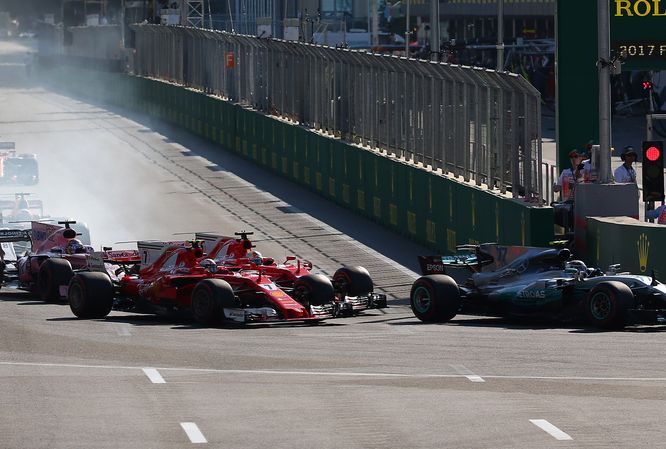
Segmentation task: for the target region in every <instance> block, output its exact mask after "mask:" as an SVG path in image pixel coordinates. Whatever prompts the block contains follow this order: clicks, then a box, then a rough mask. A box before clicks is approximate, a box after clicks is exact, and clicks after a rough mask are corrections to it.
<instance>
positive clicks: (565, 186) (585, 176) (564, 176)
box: [553, 149, 591, 229]
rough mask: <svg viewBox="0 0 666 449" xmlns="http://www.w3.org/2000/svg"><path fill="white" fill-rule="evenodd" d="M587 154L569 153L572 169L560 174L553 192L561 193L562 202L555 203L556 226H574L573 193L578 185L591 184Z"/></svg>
mask: <svg viewBox="0 0 666 449" xmlns="http://www.w3.org/2000/svg"><path fill="white" fill-rule="evenodd" d="M585 156H586V153H585V151H584V150H578V149H574V150H571V151H570V152H569V161H570V162H571V167H569V168H565V169H564V170H562V173H561V174H560V179H559V180H558V182H557V184H555V185H554V186H553V191H555V192H561V201H560V202H559V203H553V209H554V212H555V224H557V225H559V226H562V227H563V228H565V229H571V228H572V226H573V193H574V189H575V187H576V184H580V183H583V182H589V180H590V172H591V169H590V166H589V161H588V162H587V165H586V163H585Z"/></svg>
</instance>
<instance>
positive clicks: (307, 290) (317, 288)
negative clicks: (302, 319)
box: [293, 274, 335, 306]
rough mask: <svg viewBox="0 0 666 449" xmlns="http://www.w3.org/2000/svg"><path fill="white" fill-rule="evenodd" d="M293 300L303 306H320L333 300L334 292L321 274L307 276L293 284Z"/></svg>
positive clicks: (330, 284) (331, 285)
mask: <svg viewBox="0 0 666 449" xmlns="http://www.w3.org/2000/svg"><path fill="white" fill-rule="evenodd" d="M293 298H294V299H295V300H296V301H298V302H300V303H301V304H304V305H307V304H309V305H312V306H321V305H324V304H330V303H332V302H333V301H334V300H335V290H334V289H333V284H332V283H331V281H330V279H328V278H327V277H326V276H324V275H323V274H307V275H305V276H301V277H299V278H298V279H296V281H295V282H294V293H293Z"/></svg>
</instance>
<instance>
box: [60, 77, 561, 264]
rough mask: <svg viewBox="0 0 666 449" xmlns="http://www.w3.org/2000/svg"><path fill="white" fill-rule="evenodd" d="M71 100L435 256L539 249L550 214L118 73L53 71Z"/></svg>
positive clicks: (548, 232)
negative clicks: (135, 118)
mask: <svg viewBox="0 0 666 449" xmlns="http://www.w3.org/2000/svg"><path fill="white" fill-rule="evenodd" d="M52 72H53V73H51V72H48V75H47V78H48V80H49V81H52V82H54V83H55V84H56V85H58V86H67V88H68V89H70V90H71V91H73V93H75V94H79V95H84V96H88V97H91V98H93V99H95V100H98V101H103V102H106V103H109V104H113V105H118V106H123V107H128V108H131V109H134V110H137V111H139V112H143V113H146V114H150V115H153V116H156V117H159V118H161V119H163V120H166V121H169V122H172V123H174V124H175V125H178V126H180V127H183V128H185V129H188V130H189V131H191V132H193V133H195V134H198V135H200V136H202V137H204V138H206V139H209V140H211V141H213V142H216V143H217V144H219V145H220V146H221V147H222V148H224V149H226V150H229V151H233V152H235V153H237V154H239V155H241V156H243V157H245V158H247V159H249V160H252V161H254V162H256V163H257V164H259V165H262V166H264V167H266V168H268V169H270V170H272V171H274V172H276V173H279V174H280V175H282V176H284V177H286V178H288V179H290V180H292V181H294V182H297V183H299V184H301V185H303V186H304V187H306V188H308V189H310V190H312V191H313V192H316V193H318V194H320V195H322V196H323V197H325V198H328V199H329V200H331V201H333V202H335V203H337V204H340V205H342V206H344V207H347V208H349V209H352V210H354V211H356V212H358V213H360V214H362V215H364V216H366V217H368V218H370V219H371V220H374V221H376V222H377V223H380V224H382V225H384V226H387V227H388V228H390V229H392V230H394V231H396V232H398V233H400V234H403V235H405V236H407V237H409V238H411V239H413V240H415V241H418V242H420V243H422V244H424V245H426V246H429V247H431V248H432V249H433V250H435V251H439V252H453V251H454V250H455V246H456V245H460V244H464V243H479V242H499V243H503V244H507V245H533V246H544V245H547V243H548V242H549V241H550V240H552V238H553V211H552V209H551V208H549V207H531V206H530V205H528V204H525V203H522V202H520V201H515V200H513V199H509V198H506V197H502V196H499V195H496V194H493V193H491V192H488V191H485V190H482V189H480V188H478V187H476V186H471V185H467V184H463V183H461V182H458V181H455V180H453V179H451V178H449V177H446V176H442V175H440V174H437V173H435V172H431V171H428V170H427V169H424V168H423V167H417V166H414V165H411V164H407V163H405V162H404V161H400V160H398V159H395V158H392V157H389V156H386V155H385V154H381V153H379V152H375V151H370V150H367V149H365V148H360V147H356V146H353V145H350V144H348V143H345V142H342V141H340V140H338V139H333V138H330V137H328V136H325V135H322V134H319V133H316V132H314V131H311V130H309V129H305V128H303V127H298V126H294V125H292V124H290V123H287V122H284V121H281V120H279V119H275V118H272V117H268V116H266V115H264V114H261V113H258V112H256V111H252V110H249V109H246V108H243V107H241V106H239V105H234V104H231V103H228V102H225V101H222V100H220V99H218V98H214V97H211V96H209V95H206V94H203V93H201V92H197V91H193V90H190V89H184V88H182V87H180V86H176V85H172V84H169V83H164V82H160V81H156V80H150V79H145V78H138V77H132V76H128V75H124V74H114V73H101V72H93V71H85V70H79V69H77V70H69V69H67V68H63V67H60V68H57V69H54V70H53V71H52Z"/></svg>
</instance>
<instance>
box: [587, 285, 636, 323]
mask: <svg viewBox="0 0 666 449" xmlns="http://www.w3.org/2000/svg"><path fill="white" fill-rule="evenodd" d="M633 303H634V294H633V293H632V291H631V289H630V288H629V287H628V286H627V285H626V284H624V283H622V282H618V281H608V282H601V283H599V284H598V285H597V286H595V287H594V288H593V289H592V290H590V292H589V293H588V294H587V299H586V301H585V311H586V314H587V319H588V320H589V322H590V323H591V324H592V325H594V326H596V327H598V328H600V329H609V330H610V329H622V328H623V327H624V326H625V325H626V324H627V314H628V311H629V309H630V308H631V306H632V304H633Z"/></svg>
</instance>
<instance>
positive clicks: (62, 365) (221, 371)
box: [0, 362, 666, 382]
mask: <svg viewBox="0 0 666 449" xmlns="http://www.w3.org/2000/svg"><path fill="white" fill-rule="evenodd" d="M0 366H41V367H51V368H86V369H116V370H137V369H142V367H140V366H123V365H79V364H70V363H36V362H0ZM155 369H159V370H160V371H180V372H194V373H213V374H215V373H219V374H268V375H276V374H281V375H296V376H306V375H307V376H309V375H313V374H314V375H322V376H340V377H403V378H415V379H452V378H457V377H466V376H463V375H461V374H408V373H407V374H402V373H363V372H343V371H338V372H335V371H316V370H309V371H288V370H274V371H273V370H251V369H226V370H225V369H215V368H182V367H157V368H155ZM479 377H482V378H484V379H509V380H574V381H578V380H592V381H608V382H666V377H593V376H587V377H583V376H509V375H487V376H486V375H484V376H479Z"/></svg>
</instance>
